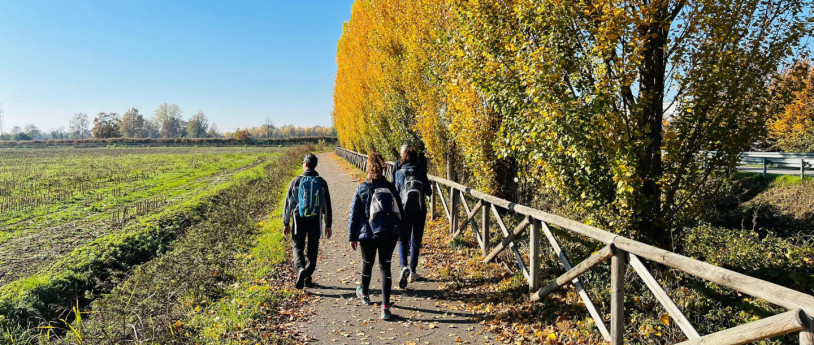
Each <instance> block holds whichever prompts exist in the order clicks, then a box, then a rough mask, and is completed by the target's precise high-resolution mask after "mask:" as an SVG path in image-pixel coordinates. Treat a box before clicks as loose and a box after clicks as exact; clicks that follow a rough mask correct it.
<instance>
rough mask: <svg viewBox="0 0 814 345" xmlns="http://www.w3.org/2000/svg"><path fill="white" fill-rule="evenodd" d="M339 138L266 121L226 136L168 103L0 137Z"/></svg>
mask: <svg viewBox="0 0 814 345" xmlns="http://www.w3.org/2000/svg"><path fill="white" fill-rule="evenodd" d="M314 136H336V131H335V130H334V129H333V128H332V127H331V128H326V127H320V126H316V127H306V128H303V127H294V126H283V127H279V128H278V127H275V126H274V125H273V124H272V123H271V121H270V120H268V119H267V120H266V121H265V123H264V124H263V125H262V126H260V127H253V128H247V129H243V130H241V129H238V130H237V131H235V132H227V133H225V134H224V133H222V132H220V131H218V127H217V125H216V124H215V123H210V122H209V119H208V118H207V117H206V114H204V112H202V111H198V112H196V113H195V114H193V115H192V116H190V117H189V119H184V118H183V116H182V111H181V108H180V107H179V106H178V105H176V104H169V103H164V104H161V105H159V106H158V108H157V109H156V110H155V111H154V112H153V116H152V117H151V118H148V117H145V116H144V115H143V114H141V113H140V112H139V110H138V109H136V108H130V110H128V111H127V112H125V113H124V114H123V115H119V114H118V113H112V112H111V113H107V112H100V113H99V114H97V115H96V117H95V118H93V119H92V120H91V118H90V117H89V116H88V115H87V114H84V113H77V114H74V116H73V117H72V118H71V120H70V121H69V123H68V128H67V129H65V127H63V126H60V127H58V128H56V129H52V130H50V131H43V130H41V129H39V128H38V127H37V126H35V125H27V126H25V127H20V126H16V127H14V128H12V129H11V131H10V132H8V133H3V134H1V135H0V140H11V141H26V140H49V139H51V140H63V139H91V138H93V139H108V138H223V137H226V138H238V137H240V138H238V139H242V140H245V139H250V138H252V139H282V138H292V137H314Z"/></svg>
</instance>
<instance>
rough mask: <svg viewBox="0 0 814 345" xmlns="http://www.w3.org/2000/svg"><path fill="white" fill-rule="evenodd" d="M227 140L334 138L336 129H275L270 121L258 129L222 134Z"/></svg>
mask: <svg viewBox="0 0 814 345" xmlns="http://www.w3.org/2000/svg"><path fill="white" fill-rule="evenodd" d="M224 136H225V137H227V138H234V139H238V140H247V139H257V140H263V139H271V140H273V139H284V138H299V137H336V129H335V128H333V127H322V126H314V127H298V126H293V125H285V126H282V127H276V126H274V124H272V123H271V121H269V120H266V122H265V123H264V124H263V125H262V126H260V127H251V128H248V127H247V128H242V129H241V128H238V129H237V130H235V131H234V132H226V133H225V134H224Z"/></svg>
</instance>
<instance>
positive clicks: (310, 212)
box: [283, 153, 333, 289]
mask: <svg viewBox="0 0 814 345" xmlns="http://www.w3.org/2000/svg"><path fill="white" fill-rule="evenodd" d="M316 167H317V156H314V155H313V154H311V153H309V154H307V155H305V158H304V159H303V162H302V170H303V172H302V175H300V176H297V177H295V178H294V180H292V181H291V184H289V186H288V192H287V193H286V198H285V205H284V206H283V233H284V234H285V236H286V237H288V235H289V234H290V233H291V226H290V224H291V218H292V214H293V218H294V236H292V239H293V244H292V247H293V250H294V264H295V266H296V269H297V284H296V286H297V288H298V289H302V288H303V286H307V287H313V286H314V283H313V278H312V277H311V276H312V275H313V274H314V269H315V268H316V266H317V254H318V253H319V236H320V233H321V226H322V224H321V223H322V222H321V221H320V218H324V220H325V238H331V235H332V234H333V231H332V230H331V224H332V218H331V215H332V211H331V193H330V192H329V191H328V183H327V182H325V179H323V178H322V177H320V176H319V174H318V173H317V171H316V170H314V168H316ZM306 242H307V244H308V252H307V257H306V256H305V255H304V254H303V251H304V250H305V246H306Z"/></svg>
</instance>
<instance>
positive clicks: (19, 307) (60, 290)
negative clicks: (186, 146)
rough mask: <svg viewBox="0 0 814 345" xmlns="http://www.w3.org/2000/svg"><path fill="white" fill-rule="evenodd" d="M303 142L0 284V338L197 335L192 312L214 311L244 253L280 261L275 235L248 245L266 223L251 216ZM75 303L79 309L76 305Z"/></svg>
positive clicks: (180, 339)
mask: <svg viewBox="0 0 814 345" xmlns="http://www.w3.org/2000/svg"><path fill="white" fill-rule="evenodd" d="M307 150H308V148H305V147H298V148H293V149H290V150H288V151H286V152H285V153H283V154H280V155H278V157H277V158H276V159H275V160H274V161H273V162H268V163H266V164H261V165H258V166H255V167H254V168H252V169H248V170H245V171H242V172H241V173H240V174H239V175H238V176H236V177H235V178H232V179H231V180H230V181H228V182H226V183H223V184H221V185H219V186H218V188H216V189H214V190H212V191H211V193H208V194H207V195H200V196H198V197H196V198H195V199H193V200H187V201H186V202H184V203H183V205H179V206H175V207H174V208H172V209H168V210H166V211H165V212H162V214H159V215H156V216H154V217H153V218H150V219H146V220H144V221H143V222H142V223H141V224H140V227H139V228H138V229H134V231H131V232H128V233H125V234H122V235H116V236H109V237H106V238H102V239H100V240H97V241H95V242H93V243H92V244H90V245H88V246H86V247H83V248H80V249H78V250H77V251H75V252H74V253H72V255H70V256H69V257H68V258H66V259H65V260H63V261H60V262H59V263H58V264H57V265H55V266H54V269H52V270H51V272H52V275H51V276H49V275H47V274H39V275H36V276H35V277H31V278H30V279H26V280H24V281H20V282H19V283H15V284H13V285H11V284H10V285H7V286H4V287H3V288H2V289H0V291H2V292H3V294H2V296H0V302H2V303H3V304H2V309H0V310H2V311H3V312H4V314H3V319H2V321H0V322H2V327H3V328H2V330H3V338H2V340H3V342H6V343H35V342H40V343H42V342H56V343H94V344H118V343H122V342H136V343H144V342H148V343H164V344H171V343H188V342H190V341H191V340H192V339H194V338H199V337H201V338H205V337H203V336H201V334H204V333H205V332H202V331H201V330H203V329H204V328H205V327H202V326H201V327H197V328H193V327H191V325H194V324H195V318H196V317H197V316H198V315H197V314H198V313H199V312H201V311H202V310H203V311H204V312H205V313H207V314H210V315H214V314H215V313H216V312H215V309H213V308H211V307H212V306H214V305H215V304H216V303H218V302H221V301H220V298H222V297H223V296H226V295H227V294H229V290H230V288H233V287H234V286H235V285H234V284H236V283H239V281H240V280H241V279H243V277H245V273H244V272H245V270H246V268H245V264H246V263H247V262H248V261H246V260H248V257H249V256H250V255H247V253H250V252H251V253H253V254H254V253H257V254H256V255H258V256H261V257H263V258H264V259H263V260H264V261H262V262H263V263H264V264H269V263H273V262H274V260H277V261H281V260H283V258H284V256H283V255H284V254H283V253H284V251H283V250H282V249H281V247H280V246H282V244H277V245H276V248H277V249H275V247H274V246H270V245H272V244H273V243H274V242H275V241H277V242H279V241H278V240H277V239H275V237H274V236H275V235H274V234H270V235H268V236H265V235H263V236H260V239H261V240H262V242H257V244H256V245H257V246H261V245H262V246H266V248H264V249H263V250H260V249H258V250H256V251H252V250H250V249H251V248H252V246H253V245H254V243H255V242H254V240H255V238H256V237H257V235H258V232H260V234H263V233H264V232H265V231H271V230H272V229H271V228H270V227H269V228H266V227H265V226H264V225H262V224H264V222H262V221H261V222H258V220H259V219H262V217H263V216H264V215H265V214H266V213H267V212H268V210H270V209H271V208H272V206H273V205H274V204H275V203H277V202H278V200H279V198H278V197H277V196H278V195H279V193H281V192H280V189H282V188H284V187H285V186H286V185H287V182H288V178H289V176H290V175H291V167H292V166H297V165H298V164H296V163H299V159H300V158H301V157H302V154H304V152H306V151H307ZM260 229H266V230H264V231H262V232H261V231H260ZM261 240H258V241H261ZM269 246H270V247H269ZM151 259H152V260H151ZM144 262H146V263H144ZM142 263H143V264H142ZM139 264H141V265H139ZM134 267H135V269H133V268H134ZM259 281H260V280H258V282H259ZM119 282H120V283H119ZM251 290H252V292H254V291H256V290H255V289H251ZM101 293H104V295H102V294H101ZM99 296H102V297H99ZM91 301H93V303H92V304H91V305H90V307H89V308H88V307H85V306H86V305H88V303H89V302H91ZM77 302H78V305H79V306H80V309H82V310H88V311H83V312H80V313H77V312H78V311H77V310H75V308H72V306H76V305H77ZM267 302H268V301H267ZM267 304H268V303H267ZM77 315H78V316H80V317H76V316H77ZM60 319H64V320H67V321H61V320H60ZM70 320H74V321H73V322H69V321H70ZM52 331H56V332H52ZM53 333H56V334H57V335H63V334H67V336H66V337H57V336H55V335H54V334H53ZM211 343H222V341H212V342H211Z"/></svg>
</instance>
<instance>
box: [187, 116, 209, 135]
mask: <svg viewBox="0 0 814 345" xmlns="http://www.w3.org/2000/svg"><path fill="white" fill-rule="evenodd" d="M208 129H209V120H208V119H207V118H206V115H205V114H204V113H203V112H202V111H199V112H197V113H195V115H192V117H190V118H189V122H187V136H188V137H190V138H205V137H206V131H207V130H208Z"/></svg>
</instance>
